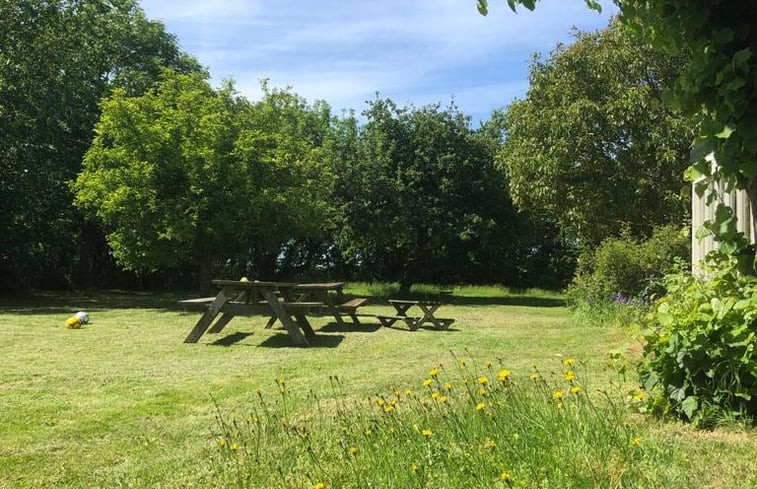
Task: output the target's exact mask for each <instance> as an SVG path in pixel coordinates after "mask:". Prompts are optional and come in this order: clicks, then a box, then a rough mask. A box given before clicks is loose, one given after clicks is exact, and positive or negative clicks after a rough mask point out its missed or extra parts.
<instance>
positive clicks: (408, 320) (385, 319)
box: [376, 314, 420, 331]
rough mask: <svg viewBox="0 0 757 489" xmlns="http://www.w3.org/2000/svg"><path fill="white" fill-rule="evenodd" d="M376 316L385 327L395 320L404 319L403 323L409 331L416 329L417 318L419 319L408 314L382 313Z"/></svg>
mask: <svg viewBox="0 0 757 489" xmlns="http://www.w3.org/2000/svg"><path fill="white" fill-rule="evenodd" d="M376 318H377V319H378V320H379V322H380V323H381V325H382V326H385V327H387V328H388V327H391V325H392V324H394V323H396V322H397V321H405V324H407V327H408V328H410V330H411V331H415V330H416V329H418V326H419V325H418V320H419V319H420V318H416V317H410V316H388V315H382V314H377V315H376Z"/></svg>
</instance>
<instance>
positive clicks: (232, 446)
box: [229, 442, 239, 450]
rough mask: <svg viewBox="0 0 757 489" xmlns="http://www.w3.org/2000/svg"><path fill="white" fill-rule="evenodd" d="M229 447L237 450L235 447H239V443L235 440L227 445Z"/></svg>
mask: <svg viewBox="0 0 757 489" xmlns="http://www.w3.org/2000/svg"><path fill="white" fill-rule="evenodd" d="M229 448H230V449H231V450H237V449H238V448H239V445H238V444H237V442H234V443H232V444H231V445H230V446H229Z"/></svg>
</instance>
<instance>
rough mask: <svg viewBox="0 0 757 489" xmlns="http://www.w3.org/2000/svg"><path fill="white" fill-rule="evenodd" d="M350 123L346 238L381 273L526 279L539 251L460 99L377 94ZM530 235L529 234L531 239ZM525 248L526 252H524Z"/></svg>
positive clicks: (404, 284)
mask: <svg viewBox="0 0 757 489" xmlns="http://www.w3.org/2000/svg"><path fill="white" fill-rule="evenodd" d="M364 115H365V117H366V119H367V122H366V123H365V125H364V126H362V127H359V128H358V127H357V125H356V123H354V120H353V124H352V125H349V124H348V125H347V127H346V128H345V130H344V134H345V135H346V136H347V137H346V139H345V140H344V141H343V142H342V146H341V147H342V148H343V149H345V151H344V157H343V158H340V159H339V161H341V162H342V163H341V168H340V169H339V170H338V171H337V172H336V173H337V175H338V176H339V178H338V180H337V188H336V193H337V200H338V201H339V202H341V206H340V215H341V218H342V219H343V221H342V222H343V223H344V224H343V226H342V227H341V234H340V235H339V239H338V246H339V247H340V248H341V249H342V250H343V252H344V254H345V255H346V256H347V257H349V259H350V260H351V261H352V263H354V264H355V265H356V266H358V267H359V268H360V269H361V270H362V272H363V273H365V274H366V275H368V276H369V278H373V279H390V280H398V281H399V282H400V286H401V289H402V291H403V292H406V291H407V290H408V289H409V288H410V286H411V284H413V283H415V282H418V281H421V280H427V281H430V282H433V283H445V282H446V283H452V282H458V281H465V280H467V281H475V282H481V281H485V280H487V279H491V278H495V279H502V278H504V279H505V280H507V281H511V282H516V279H517V277H518V275H519V273H520V270H519V269H518V266H519V265H522V264H523V263H524V261H525V260H519V259H518V258H519V257H518V254H519V253H520V252H523V250H526V249H529V247H528V246H526V245H525V244H523V243H519V242H518V240H519V239H523V235H522V234H521V233H518V232H517V231H516V222H517V221H518V219H519V218H520V216H518V215H517V213H516V211H515V209H514V208H513V206H512V203H511V202H510V201H509V198H508V196H507V190H506V181H505V180H504V179H503V178H502V176H501V175H500V174H499V173H498V172H497V170H496V168H495V167H494V162H493V156H494V151H495V150H496V145H495V144H492V141H491V139H489V138H488V136H486V135H484V134H483V133H481V134H479V133H476V132H475V131H473V130H471V129H470V121H469V118H468V117H466V116H465V115H463V114H462V113H460V112H459V111H458V110H457V109H456V108H455V107H454V106H450V107H448V108H446V109H441V108H440V107H439V105H430V106H426V107H421V108H415V107H409V108H408V107H405V108H399V107H397V106H396V104H395V103H394V102H392V101H391V100H388V99H377V100H375V101H373V102H372V103H371V104H370V105H369V107H368V109H367V110H366V111H365V112H364ZM524 241H525V239H524ZM524 254H525V253H524Z"/></svg>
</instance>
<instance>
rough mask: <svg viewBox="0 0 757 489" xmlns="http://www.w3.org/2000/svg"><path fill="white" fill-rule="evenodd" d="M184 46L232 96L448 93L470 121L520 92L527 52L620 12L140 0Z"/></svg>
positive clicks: (571, 5)
mask: <svg viewBox="0 0 757 489" xmlns="http://www.w3.org/2000/svg"><path fill="white" fill-rule="evenodd" d="M141 4H142V8H143V9H144V11H145V13H146V15H147V17H148V18H150V19H153V20H160V21H162V22H163V23H164V24H165V26H166V30H167V31H168V32H171V33H173V34H175V35H176V36H177V38H178V40H179V44H180V45H181V47H182V49H184V50H185V51H187V52H188V53H190V54H192V55H193V56H195V57H196V58H197V59H198V60H199V61H200V63H202V64H203V65H204V66H206V67H207V68H208V69H209V70H210V74H211V77H212V82H213V84H214V85H218V84H219V83H220V82H221V80H224V79H226V78H232V79H234V80H235V81H236V86H237V89H238V90H239V91H240V93H241V94H243V95H245V96H246V97H248V98H250V99H252V100H255V99H258V98H259V97H260V88H259V87H260V80H261V79H268V80H269V86H272V87H278V88H285V87H291V88H292V89H293V91H294V92H296V93H297V94H299V95H301V96H303V97H305V98H306V99H307V100H308V101H310V102H313V101H315V100H316V99H320V100H325V101H326V102H328V103H329V105H330V106H331V107H332V109H333V110H334V112H335V113H337V114H338V113H341V111H343V110H349V109H354V110H355V111H356V112H357V113H358V114H359V113H360V112H361V111H362V110H364V109H365V108H366V101H367V100H372V99H374V98H376V93H377V92H378V93H379V94H380V96H381V97H389V98H392V99H393V100H394V101H395V102H396V103H397V104H398V105H400V106H403V105H410V104H413V105H416V106H423V105H426V104H431V103H436V102H441V103H442V105H443V106H446V105H447V104H448V103H449V102H450V100H454V102H455V104H456V105H457V106H458V107H459V108H460V110H461V111H463V112H464V113H466V114H469V115H471V116H472V118H473V120H474V122H475V121H481V120H485V119H487V118H488V117H489V115H490V114H491V111H492V110H493V109H495V108H499V107H505V106H507V105H508V104H509V103H510V102H512V101H513V99H515V98H523V97H524V96H525V94H526V91H527V90H528V66H529V62H530V59H531V57H532V55H533V54H534V53H542V54H545V55H546V54H549V52H550V51H552V50H553V49H554V47H555V46H556V44H557V43H560V42H562V43H566V44H567V43H570V42H571V39H572V34H571V32H572V30H573V28H574V27H575V28H578V29H581V30H585V31H593V30H596V29H601V28H604V27H605V26H606V25H607V23H608V21H609V18H610V16H611V15H613V14H616V13H617V7H615V6H614V5H613V4H612V2H611V1H609V0H605V1H603V2H602V6H603V11H602V13H601V14H597V13H596V12H595V11H592V10H589V9H588V8H587V7H586V5H585V3H584V0H542V1H541V2H539V5H538V7H537V9H536V10H535V11H534V12H530V11H528V10H525V9H520V10H519V11H518V13H517V14H516V13H513V12H512V11H511V10H510V9H509V8H508V7H507V3H506V1H505V0H490V1H489V15H488V16H487V17H483V16H481V15H479V13H478V11H477V10H476V2H475V0H412V1H408V0H318V1H316V0H213V1H208V0H142V1H141Z"/></svg>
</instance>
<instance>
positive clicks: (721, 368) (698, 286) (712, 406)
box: [640, 254, 757, 426]
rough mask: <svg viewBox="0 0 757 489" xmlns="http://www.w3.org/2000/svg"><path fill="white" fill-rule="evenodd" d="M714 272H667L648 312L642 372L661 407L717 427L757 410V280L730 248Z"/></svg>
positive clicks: (713, 266) (716, 258)
mask: <svg viewBox="0 0 757 489" xmlns="http://www.w3.org/2000/svg"><path fill="white" fill-rule="evenodd" d="M710 260H711V261H710V263H709V265H710V267H709V268H708V275H707V276H705V277H703V278H698V277H695V276H693V275H691V274H689V273H687V272H679V273H676V274H670V275H668V276H667V277H666V289H667V294H666V295H665V296H664V297H662V298H661V299H660V300H658V301H657V302H656V303H655V304H654V307H653V309H652V311H651V313H650V314H649V315H648V316H647V318H646V326H647V330H646V333H645V346H644V361H643V363H642V364H641V366H640V373H641V378H642V382H643V384H644V387H645V389H647V390H648V391H649V392H651V393H653V394H654V396H655V397H654V398H653V403H654V407H655V409H656V410H657V411H658V412H662V413H665V412H672V413H674V414H676V415H679V416H681V417H684V418H686V419H689V420H693V421H695V422H697V423H698V424H700V425H704V426H711V425H713V424H715V423H717V422H718V421H720V420H723V419H733V418H744V417H752V418H754V416H755V415H757V353H756V352H755V349H756V347H757V279H756V278H754V277H751V276H744V275H741V274H739V272H738V262H737V261H736V259H735V258H733V257H731V256H728V255H725V254H715V255H714V256H712V257H711V258H710Z"/></svg>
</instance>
